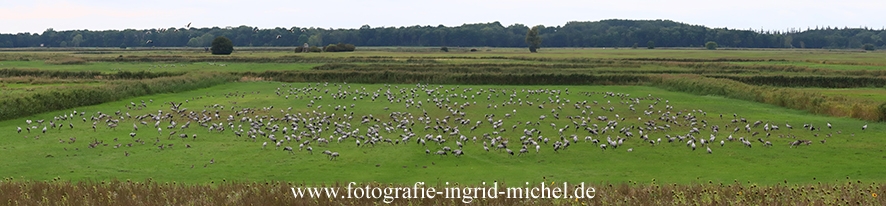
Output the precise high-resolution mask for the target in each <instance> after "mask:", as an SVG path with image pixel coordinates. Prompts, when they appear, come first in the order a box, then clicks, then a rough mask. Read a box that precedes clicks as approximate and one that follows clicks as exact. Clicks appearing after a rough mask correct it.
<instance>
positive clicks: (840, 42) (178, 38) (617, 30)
mask: <svg viewBox="0 0 886 206" xmlns="http://www.w3.org/2000/svg"><path fill="white" fill-rule="evenodd" d="M529 29H530V27H529V26H526V25H523V24H513V25H510V26H504V25H502V24H501V23H499V22H497V21H496V22H491V23H478V24H464V25H461V26H454V27H446V26H443V25H439V26H409V27H371V26H369V25H364V26H362V27H360V28H357V29H324V28H314V27H311V28H301V27H291V28H283V27H277V28H273V29H259V28H255V27H250V26H239V27H225V28H219V27H212V28H193V27H191V28H174V27H170V28H158V29H147V30H135V29H126V30H105V31H89V30H70V31H55V30H53V29H51V28H50V29H47V30H46V31H44V32H43V33H40V34H37V33H17V34H0V47H4V48H13V47H41V46H43V47H121V48H125V47H209V46H210V44H211V42H212V40H213V39H214V38H215V37H219V36H224V37H227V38H229V39H230V40H231V41H232V42H233V44H234V46H301V45H303V44H305V43H308V44H309V45H311V46H321V47H322V46H323V45H328V44H338V43H348V44H353V45H356V46H448V47H479V46H487V47H525V46H527V43H526V34H527V31H529ZM537 32H538V34H539V37H541V39H542V40H543V41H542V43H541V45H540V47H636V45H642V46H647V47H649V48H654V47H656V46H657V47H703V46H704V44H705V43H706V42H709V41H713V42H716V43H717V44H718V46H719V47H738V48H862V46H864V45H866V44H867V45H872V46H874V47H881V48H882V47H883V46H884V45H886V43H884V40H883V38H886V29H879V30H877V29H872V28H847V27H844V28H836V27H825V28H808V29H806V30H803V31H799V30H796V31H787V32H785V31H763V30H753V29H747V30H743V29H731V28H708V27H705V26H701V25H690V24H685V23H680V22H675V21H671V20H618V19H612V20H602V21H595V22H579V21H573V22H568V23H566V24H565V25H562V26H550V27H547V26H543V25H539V26H538V31H537Z"/></svg>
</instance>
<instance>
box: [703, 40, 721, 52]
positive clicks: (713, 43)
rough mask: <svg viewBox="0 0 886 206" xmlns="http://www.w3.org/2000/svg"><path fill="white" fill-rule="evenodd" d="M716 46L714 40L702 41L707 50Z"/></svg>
mask: <svg viewBox="0 0 886 206" xmlns="http://www.w3.org/2000/svg"><path fill="white" fill-rule="evenodd" d="M717 46H718V45H717V42H714V41H708V42H707V43H704V48H707V49H709V50H716V49H717Z"/></svg>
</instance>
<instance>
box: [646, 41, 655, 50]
mask: <svg viewBox="0 0 886 206" xmlns="http://www.w3.org/2000/svg"><path fill="white" fill-rule="evenodd" d="M646 48H647V49H655V42H654V41H652V40H649V41H648V42H646Z"/></svg>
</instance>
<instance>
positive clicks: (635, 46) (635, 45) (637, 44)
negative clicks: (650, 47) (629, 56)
mask: <svg viewBox="0 0 886 206" xmlns="http://www.w3.org/2000/svg"><path fill="white" fill-rule="evenodd" d="M639 46H640V44H639V43H634V46H631V49H637V47H639Z"/></svg>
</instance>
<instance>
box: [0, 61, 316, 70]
mask: <svg viewBox="0 0 886 206" xmlns="http://www.w3.org/2000/svg"><path fill="white" fill-rule="evenodd" d="M316 65H319V64H281V63H249V62H246V63H243V62H238V63H231V62H198V63H166V62H158V63H152V62H151V63H116V62H93V63H86V64H76V65H57V64H46V63H44V62H41V61H3V62H2V63H0V69H4V68H21V69H29V68H39V69H43V70H64V71H101V72H117V71H149V72H181V71H223V72H224V71H267V70H306V69H310V68H311V67H314V66H316Z"/></svg>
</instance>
